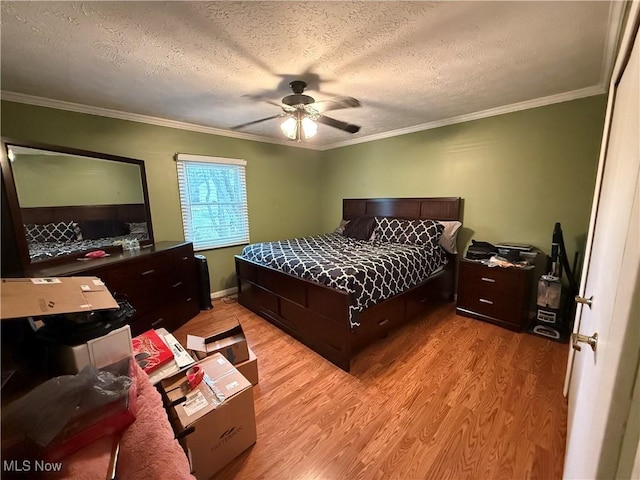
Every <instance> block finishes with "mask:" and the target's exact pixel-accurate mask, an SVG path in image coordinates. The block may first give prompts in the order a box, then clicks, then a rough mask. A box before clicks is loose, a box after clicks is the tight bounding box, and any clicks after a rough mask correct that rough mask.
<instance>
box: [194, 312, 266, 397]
mask: <svg viewBox="0 0 640 480" xmlns="http://www.w3.org/2000/svg"><path fill="white" fill-rule="evenodd" d="M187 349H188V350H190V351H191V354H192V355H193V356H194V357H195V358H197V359H198V360H202V359H204V358H206V357H207V356H209V355H213V354H214V353H221V354H222V355H224V357H225V358H226V359H227V360H229V362H231V363H232V364H233V365H234V366H235V367H236V368H237V369H238V370H239V371H240V373H242V374H243V375H244V376H245V377H246V378H247V380H249V381H250V382H251V384H252V385H257V384H258V359H257V358H256V356H255V355H254V353H253V352H252V351H251V349H250V348H249V346H248V345H247V339H246V337H245V335H244V332H243V331H242V326H241V325H240V322H239V321H238V318H237V317H235V316H234V317H233V318H226V319H214V320H212V322H211V325H210V326H209V331H208V332H207V335H206V336H204V337H202V336H196V335H187Z"/></svg>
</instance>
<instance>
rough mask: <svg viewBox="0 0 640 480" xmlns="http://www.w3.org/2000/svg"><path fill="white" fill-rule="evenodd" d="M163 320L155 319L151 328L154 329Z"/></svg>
mask: <svg viewBox="0 0 640 480" xmlns="http://www.w3.org/2000/svg"><path fill="white" fill-rule="evenodd" d="M163 320H164V318H159V319H157V320H156V321H155V322H151V326H152V327H155V326H156V325H158V324H159V323H160V322H162V321H163Z"/></svg>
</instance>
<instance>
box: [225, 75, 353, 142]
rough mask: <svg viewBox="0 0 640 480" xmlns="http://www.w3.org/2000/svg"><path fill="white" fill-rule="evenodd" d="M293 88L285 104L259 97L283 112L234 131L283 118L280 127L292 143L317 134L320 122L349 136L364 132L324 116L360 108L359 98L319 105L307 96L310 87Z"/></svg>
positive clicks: (296, 82)
mask: <svg viewBox="0 0 640 480" xmlns="http://www.w3.org/2000/svg"><path fill="white" fill-rule="evenodd" d="M289 87H291V90H293V94H292V95H287V96H286V97H284V98H283V99H282V105H280V104H278V103H275V102H272V101H271V100H269V99H265V98H262V97H258V98H260V99H261V100H263V101H265V102H267V103H270V104H271V105H275V106H276V107H279V108H282V112H283V113H279V114H278V115H272V116H270V117H266V118H261V119H260V120H254V121H253V122H248V123H243V124H242V125H236V126H235V127H231V129H232V130H239V129H241V128H244V127H248V126H249V125H255V124H256V123H261V122H266V121H267V120H272V119H274V118H280V117H283V118H285V121H284V122H282V124H281V125H280V128H281V129H282V132H283V133H284V134H285V135H286V136H287V137H288V138H290V139H291V140H296V141H298V142H301V141H302V140H303V139H307V138H311V137H313V136H314V135H315V134H316V132H317V130H318V125H317V124H316V122H318V123H322V124H324V125H328V126H330V127H334V128H337V129H340V130H344V131H345V132H348V133H357V132H359V131H360V127H359V126H358V125H353V124H351V123H347V122H343V121H341V120H336V119H335V118H331V117H327V116H326V115H324V112H326V111H329V110H338V109H340V108H351V107H359V106H360V102H359V101H358V100H357V99H355V98H352V97H335V98H331V99H328V100H320V101H318V102H316V100H315V99H314V98H313V97H310V96H309V95H305V94H304V93H303V92H304V89H305V88H307V84H306V83H305V82H303V81H302V80H294V81H293V82H291V83H290V84H289ZM321 112H323V113H321Z"/></svg>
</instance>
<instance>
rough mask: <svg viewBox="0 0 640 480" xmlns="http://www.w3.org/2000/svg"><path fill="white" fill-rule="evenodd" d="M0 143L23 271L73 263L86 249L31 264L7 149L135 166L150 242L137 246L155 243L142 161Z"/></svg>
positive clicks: (7, 141)
mask: <svg viewBox="0 0 640 480" xmlns="http://www.w3.org/2000/svg"><path fill="white" fill-rule="evenodd" d="M1 141H2V151H1V155H0V167H1V169H2V180H3V182H4V185H3V186H4V189H5V194H6V201H7V203H8V208H9V212H10V216H11V222H12V227H13V236H14V238H15V245H16V248H17V253H18V255H19V257H20V264H21V267H22V270H23V271H28V270H32V269H42V268H46V267H48V266H51V265H55V264H61V263H65V262H69V261H70V260H74V259H75V258H76V257H77V256H78V255H77V253H81V252H85V250H79V251H78V252H76V253H71V254H68V255H63V256H60V257H56V258H52V259H50V260H40V261H36V262H31V258H30V256H29V245H28V243H27V238H26V236H25V234H24V229H23V228H22V225H23V223H24V222H23V216H22V211H21V207H20V202H19V200H18V191H17V188H16V185H15V179H14V175H13V169H12V168H11V162H10V160H9V156H8V147H9V146H16V147H25V148H34V149H37V150H47V151H50V152H55V153H61V154H68V155H75V156H81V157H88V158H95V159H98V160H109V161H114V162H122V163H129V164H134V165H137V166H138V167H139V168H140V175H141V181H142V195H143V200H144V208H145V215H146V218H147V231H148V235H149V239H148V240H141V241H140V244H141V245H151V244H153V243H154V238H153V225H152V222H151V208H150V204H149V191H148V188H147V174H146V170H145V167H144V161H142V160H136V159H133V158H127V157H120V156H117V155H110V154H107V153H99V152H92V151H89V150H80V149H77V148H70V147H63V146H60V145H51V144H46V143H40V142H31V141H25V140H17V139H14V138H8V137H1ZM87 207H90V205H87ZM2 223H3V224H4V223H5V220H4V219H3V222H2ZM3 237H4V235H3ZM119 249H120V247H118V246H113V247H106V248H104V250H106V251H117V250H119ZM3 253H4V249H3ZM3 263H4V262H3ZM3 271H4V268H3ZM16 273H17V272H16Z"/></svg>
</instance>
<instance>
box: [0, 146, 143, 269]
mask: <svg viewBox="0 0 640 480" xmlns="http://www.w3.org/2000/svg"><path fill="white" fill-rule="evenodd" d="M6 147H7V155H8V157H9V161H10V165H11V172H12V175H13V180H14V184H15V189H16V195H17V198H18V209H19V211H20V216H21V222H22V225H21V226H22V229H23V232H24V237H25V241H26V245H27V250H28V263H36V262H46V261H50V260H61V259H64V258H68V257H69V256H74V255H75V256H81V255H83V254H84V253H85V252H89V251H94V250H105V251H109V250H110V249H120V248H121V246H122V244H123V242H125V243H126V242H129V241H133V240H134V239H135V240H137V241H138V243H140V244H143V245H144V244H148V243H152V241H153V232H152V231H151V228H150V222H149V218H148V207H147V205H146V202H145V190H144V184H143V182H144V175H143V173H144V172H143V166H141V162H139V161H135V160H129V159H123V158H119V157H108V156H105V158H95V157H90V156H87V155H76V154H70V153H67V152H61V151H55V150H48V149H44V148H32V147H28V146H23V145H12V144H11V143H7V145H6ZM14 218H15V217H14Z"/></svg>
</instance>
